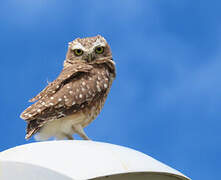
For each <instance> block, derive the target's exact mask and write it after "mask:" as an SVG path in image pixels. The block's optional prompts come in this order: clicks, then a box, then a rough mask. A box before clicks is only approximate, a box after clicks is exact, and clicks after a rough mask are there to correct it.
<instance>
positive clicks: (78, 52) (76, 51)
mask: <svg viewBox="0 0 221 180" xmlns="http://www.w3.org/2000/svg"><path fill="white" fill-rule="evenodd" d="M83 53H84V52H83V50H81V49H74V54H75V56H81V55H82V54H83Z"/></svg>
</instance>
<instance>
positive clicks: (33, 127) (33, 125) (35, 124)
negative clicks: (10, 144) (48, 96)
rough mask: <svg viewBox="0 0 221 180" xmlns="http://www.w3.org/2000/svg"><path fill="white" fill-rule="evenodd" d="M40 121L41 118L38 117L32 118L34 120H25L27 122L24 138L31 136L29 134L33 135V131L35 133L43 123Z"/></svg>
mask: <svg viewBox="0 0 221 180" xmlns="http://www.w3.org/2000/svg"><path fill="white" fill-rule="evenodd" d="M42 122H43V120H40V119H34V120H31V121H29V122H27V123H28V124H27V128H26V136H25V139H27V140H28V139H30V138H31V136H33V135H34V134H35V133H37V132H38V131H39V130H40V128H41V127H42V125H43V123H42Z"/></svg>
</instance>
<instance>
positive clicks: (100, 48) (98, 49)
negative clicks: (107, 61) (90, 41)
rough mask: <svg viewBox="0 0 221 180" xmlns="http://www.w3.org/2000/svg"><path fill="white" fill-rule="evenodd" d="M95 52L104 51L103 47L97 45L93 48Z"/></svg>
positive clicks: (100, 52)
mask: <svg viewBox="0 0 221 180" xmlns="http://www.w3.org/2000/svg"><path fill="white" fill-rule="evenodd" d="M95 52H96V53H97V54H102V53H103V52H104V47H101V46H98V47H96V48H95Z"/></svg>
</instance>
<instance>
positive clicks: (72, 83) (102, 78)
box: [21, 35, 115, 140]
mask: <svg viewBox="0 0 221 180" xmlns="http://www.w3.org/2000/svg"><path fill="white" fill-rule="evenodd" d="M114 78H115V63H114V61H113V59H112V53H111V49H110V47H109V45H108V43H107V42H106V40H105V39H104V38H103V37H102V36H100V35H98V36H95V37H89V38H83V39H80V38H77V39H75V40H74V41H72V42H70V43H69V46H68V52H67V55H66V59H65V61H64V67H63V70H62V72H61V73H60V75H59V76H58V78H57V79H56V80H54V81H53V82H51V83H49V84H48V86H47V87H46V88H45V89H44V90H43V91H42V92H40V93H39V94H38V95H37V96H36V97H34V98H33V99H31V100H30V101H31V102H34V101H36V102H35V103H34V104H32V105H31V106H30V107H28V108H27V109H26V110H25V111H24V112H23V113H22V114H21V118H22V119H24V120H25V121H26V122H27V129H26V136H25V138H26V139H29V138H30V137H31V136H32V135H34V134H35V133H37V134H36V136H35V139H36V140H47V139H48V138H50V137H55V138H56V139H66V138H67V139H73V137H72V135H73V134H75V133H76V134H78V135H80V136H81V137H82V138H83V139H85V140H88V139H89V138H88V136H87V135H86V134H85V132H84V130H83V128H84V127H85V126H87V125H88V124H89V123H90V122H91V121H93V120H94V119H95V118H96V117H97V115H98V114H99V113H100V111H101V109H102V107H103V105H104V102H105V100H106V97H107V94H108V92H109V90H110V87H111V84H112V82H113V80H114Z"/></svg>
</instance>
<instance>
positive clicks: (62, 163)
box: [0, 140, 189, 180]
mask: <svg viewBox="0 0 221 180" xmlns="http://www.w3.org/2000/svg"><path fill="white" fill-rule="evenodd" d="M12 172H13V173H12ZM128 173H129V174H128ZM125 174H126V175H127V176H128V177H126V176H125V177H122V176H123V175H125ZM112 175H115V179H154V180H155V179H156V180H160V179H165V180H188V179H189V178H187V177H186V176H184V175H183V174H181V173H180V172H178V171H177V170H175V169H173V168H170V167H169V166H167V165H165V164H163V163H161V162H159V161H157V160H155V159H153V158H151V157H150V156H148V155H146V154H143V153H141V152H138V151H135V150H133V149H129V148H126V147H122V146H118V145H113V144H108V143H101V142H95V141H83V140H66V141H46V142H37V143H31V144H26V145H22V146H17V147H15V148H11V149H9V150H6V151H3V152H1V153H0V179H1V180H12V179H15V178H16V179H22V180H26V179H27V180H28V179H30V178H32V179H33V180H38V179H42V177H43V178H44V180H49V179H53V180H58V179H59V180H71V179H76V180H84V179H91V178H97V177H104V176H110V177H106V178H104V179H108V180H109V179H111V176H112ZM19 176H21V177H19ZM118 176H119V177H118ZM120 176H121V177H120ZM129 176H131V177H130V178H129ZM138 176H140V177H141V176H142V177H141V178H138ZM113 177H114V176H113ZM148 177H149V178H148ZM98 179H100V178H98ZM101 179H102V178H101Z"/></svg>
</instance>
